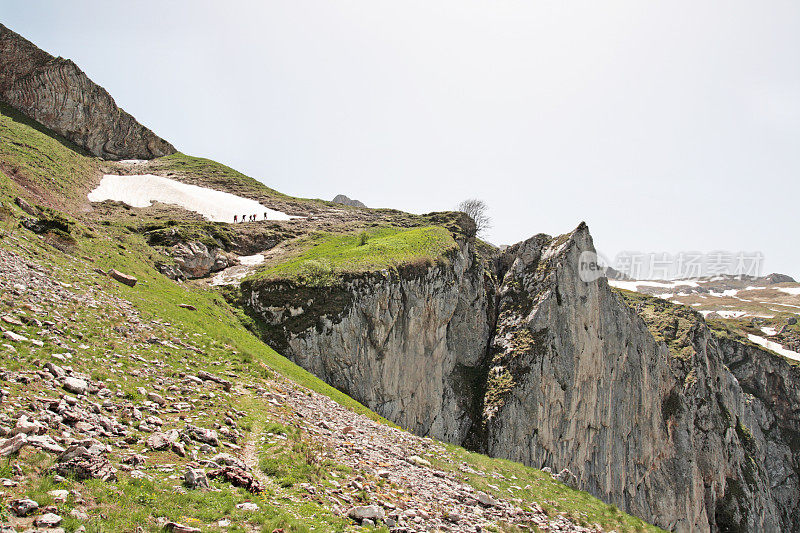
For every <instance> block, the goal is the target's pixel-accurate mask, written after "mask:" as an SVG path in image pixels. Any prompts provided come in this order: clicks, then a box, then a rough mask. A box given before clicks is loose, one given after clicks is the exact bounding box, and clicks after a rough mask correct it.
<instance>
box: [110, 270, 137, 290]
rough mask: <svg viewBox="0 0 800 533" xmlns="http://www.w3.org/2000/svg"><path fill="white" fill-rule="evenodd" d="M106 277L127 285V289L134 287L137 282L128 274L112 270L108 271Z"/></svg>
mask: <svg viewBox="0 0 800 533" xmlns="http://www.w3.org/2000/svg"><path fill="white" fill-rule="evenodd" d="M108 277H110V278H112V279H115V280H117V281H119V282H120V283H122V284H125V285H127V286H128V287H133V286H134V285H136V282H137V281H138V280H137V279H136V278H135V277H133V276H130V275H128V274H123V273H122V272H120V271H119V270H116V269H113V268H112V269H111V270H109V271H108Z"/></svg>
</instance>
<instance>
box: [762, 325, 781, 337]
mask: <svg viewBox="0 0 800 533" xmlns="http://www.w3.org/2000/svg"><path fill="white" fill-rule="evenodd" d="M761 331H763V332H764V334H765V335H766V336H767V337H772V336H773V335H777V334H778V330H777V329H775V328H770V327H767V326H762V327H761Z"/></svg>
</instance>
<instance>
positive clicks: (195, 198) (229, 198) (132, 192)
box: [88, 174, 303, 222]
mask: <svg viewBox="0 0 800 533" xmlns="http://www.w3.org/2000/svg"><path fill="white" fill-rule="evenodd" d="M88 196H89V201H90V202H102V201H105V200H115V201H117V202H124V203H126V204H128V205H129V206H131V207H149V206H150V205H152V204H153V202H161V203H163V204H174V205H179V206H181V207H183V208H184V209H187V210H189V211H194V212H196V213H200V214H201V215H203V216H204V217H205V218H207V219H208V220H211V221H212V222H233V217H234V216H237V217H241V216H242V215H247V216H250V215H256V216H257V220H263V218H262V217H263V216H264V213H267V219H268V220H290V219H293V218H303V217H295V216H290V215H287V214H286V213H282V212H280V211H275V210H273V209H269V208H268V207H265V206H263V205H261V204H260V203H258V202H256V201H255V200H250V199H248V198H242V197H241V196H236V195H235V194H230V193H227V192H222V191H215V190H214V189H207V188H205V187H198V186H197V185H189V184H186V183H181V182H179V181H175V180H171V179H169V178H164V177H161V176H154V175H152V174H142V175H137V176H115V175H112V174H106V175H105V176H103V179H102V180H101V181H100V185H99V186H98V187H97V188H96V189H95V190H93V191H92V192H90V193H89V195H88Z"/></svg>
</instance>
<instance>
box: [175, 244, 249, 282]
mask: <svg viewBox="0 0 800 533" xmlns="http://www.w3.org/2000/svg"><path fill="white" fill-rule="evenodd" d="M170 255H171V256H172V258H173V259H174V260H175V266H176V267H177V268H178V270H179V271H180V272H181V273H182V274H183V276H185V277H187V278H204V277H206V276H208V275H209V274H211V273H213V272H219V271H220V270H224V269H226V268H228V267H229V266H232V265H234V264H236V263H237V260H236V258H235V257H234V256H233V255H231V254H228V253H226V252H225V251H224V250H223V249H222V248H219V247H211V248H209V247H208V246H206V245H205V244H203V243H201V242H188V243H187V242H179V243H178V244H176V245H174V246H173V247H172V249H171V250H170Z"/></svg>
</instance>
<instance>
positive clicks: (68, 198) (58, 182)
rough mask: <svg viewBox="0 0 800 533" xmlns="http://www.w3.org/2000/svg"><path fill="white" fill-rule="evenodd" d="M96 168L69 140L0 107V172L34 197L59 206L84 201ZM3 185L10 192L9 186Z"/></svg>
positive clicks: (94, 163) (6, 107)
mask: <svg viewBox="0 0 800 533" xmlns="http://www.w3.org/2000/svg"><path fill="white" fill-rule="evenodd" d="M98 168H99V165H98V162H97V160H96V159H94V158H91V157H87V156H86V155H85V153H83V152H82V151H81V150H80V149H79V148H77V147H76V146H74V145H72V144H71V143H70V142H69V141H66V140H65V139H63V138H61V137H59V136H57V135H55V134H53V133H50V132H48V131H47V130H46V129H45V128H43V127H42V126H40V125H39V124H37V123H36V122H34V121H32V120H30V119H28V118H26V117H25V116H24V115H22V114H20V113H18V112H17V111H15V110H14V109H13V108H11V107H9V106H7V105H6V104H0V170H2V173H3V174H5V175H6V176H7V177H17V178H18V179H19V180H20V181H21V183H22V184H23V185H24V186H25V187H26V188H27V189H28V190H29V191H31V192H33V193H34V194H35V195H36V196H45V195H46V196H48V197H49V198H54V199H55V200H56V202H57V203H59V204H61V205H62V206H72V205H75V204H76V203H78V202H85V201H86V197H85V196H84V195H85V194H86V190H87V188H88V186H89V184H90V183H91V180H92V179H93V176H94V175H95V174H96V173H97V172H98ZM5 185H6V187H4V188H6V190H7V191H10V190H11V188H10V187H9V183H8V182H7V183H6V184H5Z"/></svg>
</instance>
